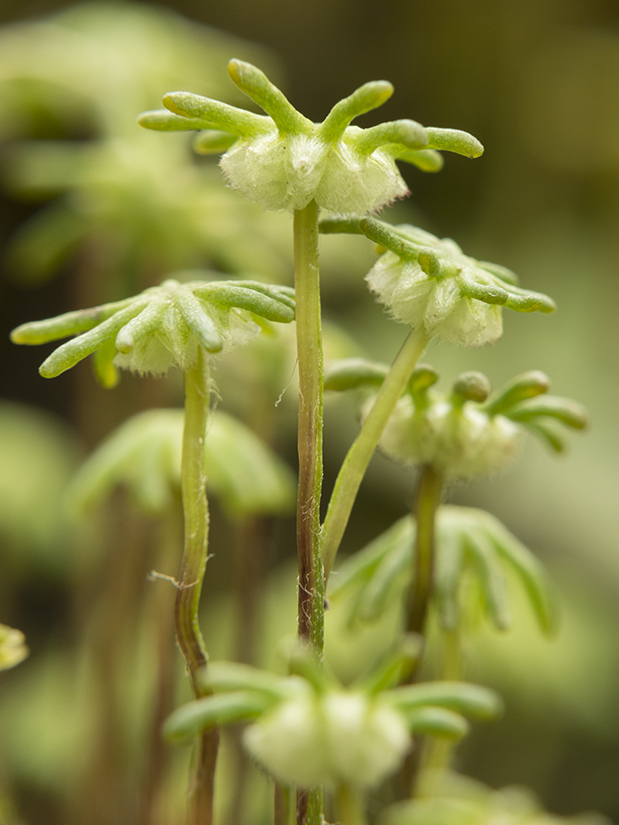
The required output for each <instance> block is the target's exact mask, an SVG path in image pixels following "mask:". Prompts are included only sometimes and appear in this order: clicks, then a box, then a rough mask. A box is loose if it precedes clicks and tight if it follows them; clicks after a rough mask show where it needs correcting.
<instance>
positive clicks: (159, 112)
mask: <svg viewBox="0 0 619 825" xmlns="http://www.w3.org/2000/svg"><path fill="white" fill-rule="evenodd" d="M137 123H138V125H139V126H141V127H142V128H143V129H152V130H154V131H156V132H188V131H191V130H194V129H204V128H205V127H206V126H207V125H208V123H207V121H205V120H201V119H200V118H193V117H183V116H181V115H179V114H175V113H174V112H171V111H170V110H169V108H166V109H155V110H154V111H152V112H142V114H141V115H138V117H137Z"/></svg>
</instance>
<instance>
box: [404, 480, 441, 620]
mask: <svg viewBox="0 0 619 825" xmlns="http://www.w3.org/2000/svg"><path fill="white" fill-rule="evenodd" d="M442 491H443V477H442V475H441V473H439V472H438V470H437V469H436V468H435V467H433V466H432V464H424V465H423V466H422V467H421V470H420V472H419V481H418V482H417V495H416V499H415V518H416V520H417V532H416V536H415V554H414V559H415V561H414V564H415V570H414V575H413V586H412V588H411V592H410V595H409V601H408V617H407V631H408V632H409V633H418V634H419V635H420V636H423V635H424V631H425V625H426V618H427V615H428V606H429V603H430V597H431V595H432V577H433V573H434V555H435V552H434V543H435V530H436V511H437V509H438V507H439V505H440V503H441V494H442Z"/></svg>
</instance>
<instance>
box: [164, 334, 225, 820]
mask: <svg viewBox="0 0 619 825" xmlns="http://www.w3.org/2000/svg"><path fill="white" fill-rule="evenodd" d="M208 407H209V389H208V369H207V364H206V360H205V357H204V354H203V353H202V350H201V349H200V348H199V349H198V357H197V360H196V363H195V365H194V366H193V367H191V368H189V369H188V370H187V371H186V372H185V424H184V429H183V454H182V460H181V491H182V497H183V514H184V523H185V547H184V552H183V561H182V565H181V573H180V579H179V583H178V589H177V594H176V605H175V624H176V640H177V643H178V646H179V648H180V650H181V653H182V654H183V656H184V658H185V662H186V664H187V670H188V672H189V677H190V679H191V684H192V687H193V692H194V696H195V697H196V698H200V697H201V696H204V695H205V691H204V689H203V688H202V687H201V685H200V681H199V673H200V671H201V669H202V668H204V667H205V665H206V662H207V654H206V650H205V647H204V641H203V639H202V634H201V633H200V626H199V620H198V610H199V605H200V594H201V592H202V582H203V580H204V573H205V571H206V561H207V557H208V556H207V554H208V530H209V510H208V502H207V498H206V473H205V469H204V438H205V435H206V423H207V418H208ZM218 742H219V735H218V732H217V731H216V730H215V731H209V732H207V733H204V734H202V735H201V736H200V737H199V740H198V753H197V758H196V762H195V766H194V776H193V781H192V783H191V787H190V814H189V822H190V823H192V825H198V823H199V825H212V821H213V784H214V777H215V764H216V760H217V746H218Z"/></svg>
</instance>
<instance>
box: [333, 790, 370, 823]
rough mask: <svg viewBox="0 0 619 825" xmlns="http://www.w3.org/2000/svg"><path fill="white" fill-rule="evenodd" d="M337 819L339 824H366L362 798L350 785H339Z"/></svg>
mask: <svg viewBox="0 0 619 825" xmlns="http://www.w3.org/2000/svg"><path fill="white" fill-rule="evenodd" d="M337 808H338V821H339V822H340V823H341V825H366V823H367V819H366V817H365V811H364V805H363V798H362V796H361V794H360V793H359V790H358V789H357V788H355V787H353V786H352V785H347V784H343V785H340V787H339V788H338V792H337Z"/></svg>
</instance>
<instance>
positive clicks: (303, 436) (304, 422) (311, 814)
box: [294, 201, 324, 825]
mask: <svg viewBox="0 0 619 825" xmlns="http://www.w3.org/2000/svg"><path fill="white" fill-rule="evenodd" d="M294 263H295V294H296V327H297V358H298V364H299V429H298V452H299V492H298V498H297V553H298V559H299V600H298V634H299V639H300V640H301V642H303V643H304V644H308V645H311V647H312V649H313V650H314V652H315V653H316V655H317V656H318V657H319V658H322V653H323V647H324V574H323V569H322V559H321V553H320V497H321V493H322V428H323V392H324V369H323V354H322V319H321V314H320V274H319V269H318V205H317V204H316V203H315V202H314V201H311V202H310V203H309V204H308V205H307V206H306V207H305V208H304V209H300V210H297V211H295V213H294ZM297 823H298V825H321V823H322V790H321V789H312V790H309V791H301V792H300V793H299V796H298V802H297Z"/></svg>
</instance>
